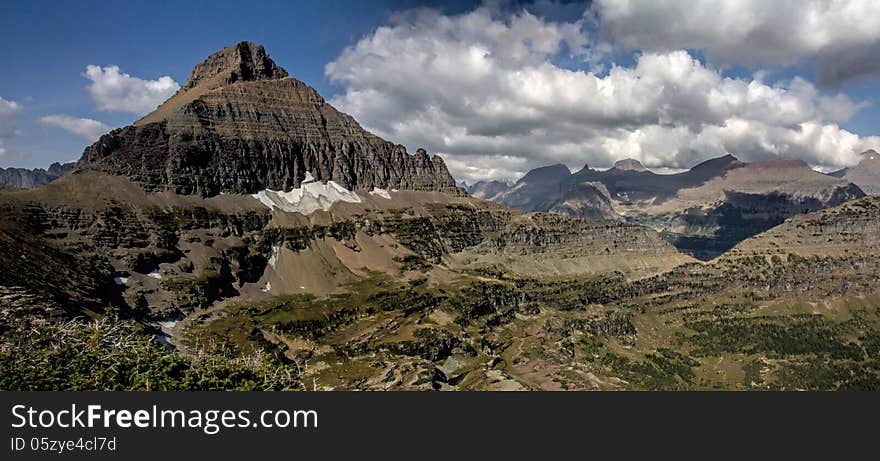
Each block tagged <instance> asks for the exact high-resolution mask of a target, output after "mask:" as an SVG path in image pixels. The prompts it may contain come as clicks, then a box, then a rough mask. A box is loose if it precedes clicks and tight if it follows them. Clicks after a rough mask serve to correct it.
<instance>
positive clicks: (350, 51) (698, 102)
mask: <svg viewBox="0 0 880 461" xmlns="http://www.w3.org/2000/svg"><path fill="white" fill-rule="evenodd" d="M670 28H672V27H671V26H670ZM593 49H594V45H593V43H592V42H591V40H590V37H589V34H588V33H587V32H586V31H585V30H584V23H583V21H582V20H579V21H572V22H553V21H548V20H545V19H542V18H539V17H536V16H534V15H532V14H530V13H528V12H526V11H522V12H519V13H515V14H512V15H505V16H501V17H499V16H498V14H497V13H495V14H493V12H492V11H491V10H490V9H488V8H478V9H476V10H474V11H472V12H470V13H466V14H462V15H456V16H446V15H443V14H441V13H439V12H437V11H433V10H418V11H414V12H408V13H406V14H402V15H400V16H397V17H396V18H395V19H394V20H393V21H392V22H391V23H390V24H389V25H388V26H384V27H379V28H377V29H376V30H375V31H374V32H372V33H370V34H368V35H367V36H365V37H363V38H362V39H361V40H360V41H359V42H357V43H356V44H355V45H353V46H351V47H349V48H346V49H345V50H344V51H343V52H342V53H341V55H340V56H339V57H338V58H337V59H336V60H334V61H333V62H331V63H329V64H328V65H327V66H326V68H325V72H326V74H327V75H328V77H329V78H330V79H331V81H333V82H334V83H337V84H339V85H341V86H342V87H343V89H344V91H343V92H342V93H341V94H339V95H337V96H336V97H335V98H333V100H332V101H331V102H332V103H333V104H334V105H335V106H336V107H338V108H340V109H341V110H343V111H345V112H347V113H350V114H352V115H353V116H355V117H356V118H357V120H358V121H360V122H361V123H363V124H364V125H365V126H366V127H367V128H368V129H370V130H372V131H374V132H376V133H377V134H379V135H381V136H383V137H386V138H388V139H390V140H394V141H396V142H402V143H404V144H406V145H407V146H408V147H409V148H410V149H413V148H415V147H418V146H424V147H426V148H427V149H428V150H429V151H434V152H440V153H442V154H445V158H446V160H447V164H448V165H449V167H450V169H451V170H452V172H453V174H454V175H455V177H456V179H459V180H461V179H465V180H468V181H469V182H470V181H474V180H478V179H485V178H495V179H514V178H516V177H517V176H519V175H521V174H522V173H524V172H525V171H527V170H528V169H530V168H533V167H536V166H540V165H546V164H550V163H557V162H562V163H566V164H568V165H569V166H571V167H575V168H579V167H580V166H583V165H584V164H585V163H588V164H590V165H593V166H599V167H602V166H610V165H611V164H612V163H613V162H614V161H615V160H617V159H621V158H625V157H632V158H636V159H638V160H640V161H642V162H643V163H645V164H646V165H647V166H649V167H656V168H686V167H690V166H692V165H693V164H695V163H697V162H699V161H701V160H705V159H707V158H711V157H716V156H720V155H724V154H728V153H730V154H733V155H735V156H737V157H739V158H741V159H744V160H755V159H766V158H773V157H781V156H794V157H799V158H802V159H804V160H806V161H807V162H809V163H811V164H814V165H817V166H820V167H837V166H842V165H850V164H854V163H856V162H857V161H858V158H857V153H858V152H861V151H862V150H864V149H866V148H868V147H872V146H877V147H880V139H878V138H876V137H869V138H860V137H859V136H858V135H856V134H853V133H850V132H847V131H846V130H843V129H841V128H840V127H839V125H838V124H837V123H838V122H841V121H844V120H846V119H847V118H849V117H851V116H852V115H853V114H854V113H855V112H857V111H858V110H859V108H861V107H862V106H863V103H860V102H856V101H852V100H851V99H850V98H849V97H848V96H846V95H845V94H825V93H823V92H821V91H819V90H818V89H817V88H815V87H814V86H813V85H812V84H811V83H810V82H808V81H806V80H804V79H801V78H794V79H792V80H790V81H787V82H784V83H783V84H776V85H768V84H765V83H763V82H762V81H761V79H760V78H759V77H756V78H753V79H741V78H730V77H725V76H724V75H723V74H722V73H721V72H720V71H719V70H717V69H716V68H714V67H711V66H709V65H706V64H703V63H702V62H701V61H699V60H698V59H696V58H694V57H693V56H692V55H691V54H689V53H688V52H687V51H682V50H675V51H656V52H644V53H642V54H641V55H639V56H638V57H637V58H636V60H635V63H634V64H633V65H632V66H630V67H624V66H618V65H612V66H611V68H610V70H609V71H608V72H607V73H606V74H604V75H603V74H597V73H594V72H590V71H587V70H579V69H577V68H567V67H564V66H561V65H559V64H557V62H558V61H560V58H566V59H569V60H571V59H575V60H578V61H579V62H581V63H582V64H584V65H583V67H584V68H590V64H589V62H590V60H591V59H593V57H594V56H593V55H592V51H591V50H593Z"/></svg>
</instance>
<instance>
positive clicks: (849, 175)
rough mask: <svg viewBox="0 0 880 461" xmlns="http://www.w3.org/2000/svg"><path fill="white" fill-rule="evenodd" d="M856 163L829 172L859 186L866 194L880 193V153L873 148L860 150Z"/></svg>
mask: <svg viewBox="0 0 880 461" xmlns="http://www.w3.org/2000/svg"><path fill="white" fill-rule="evenodd" d="M861 156H862V160H861V161H860V162H859V164H858V165H856V166H853V167H849V168H844V169H842V170H838V171H835V172H833V173H829V174H830V175H831V176H834V177H835V178H841V179H845V180H847V181H849V182H851V183H853V184H855V185H857V186H859V188H861V189H862V190H863V191H865V193H866V194H869V195H873V194H880V154H878V153H877V151H875V150H868V151H865V152H862V154H861Z"/></svg>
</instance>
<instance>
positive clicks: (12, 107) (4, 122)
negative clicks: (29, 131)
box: [0, 96, 22, 157]
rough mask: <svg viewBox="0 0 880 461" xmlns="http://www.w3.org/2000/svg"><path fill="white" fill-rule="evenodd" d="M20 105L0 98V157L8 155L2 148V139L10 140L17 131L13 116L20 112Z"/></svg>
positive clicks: (4, 148) (6, 150)
mask: <svg viewBox="0 0 880 461" xmlns="http://www.w3.org/2000/svg"><path fill="white" fill-rule="evenodd" d="M21 109H22V106H21V104H19V103H17V102H15V101H10V100H8V99H4V98H3V97H2V96H0V157H3V156H5V155H6V154H8V153H9V149H7V148H6V147H5V146H4V139H6V138H11V137H12V136H14V135H15V134H16V133H17V132H18V130H17V129H16V128H15V127H14V126H13V123H12V121H13V116H14V115H15V114H17V113H19V112H21Z"/></svg>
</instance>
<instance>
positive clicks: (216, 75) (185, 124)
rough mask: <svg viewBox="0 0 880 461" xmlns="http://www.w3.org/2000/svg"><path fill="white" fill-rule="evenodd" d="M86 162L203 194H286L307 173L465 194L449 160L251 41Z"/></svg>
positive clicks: (218, 59)
mask: <svg viewBox="0 0 880 461" xmlns="http://www.w3.org/2000/svg"><path fill="white" fill-rule="evenodd" d="M78 169H80V170H98V171H103V172H105V173H108V174H112V175H120V176H125V177H127V178H130V179H131V180H132V181H134V182H135V183H137V184H139V185H140V186H141V187H143V188H144V189H145V190H147V191H150V192H158V191H173V192H175V193H178V194H196V195H201V196H204V197H210V196H215V195H218V194H220V193H232V194H254V193H257V192H259V191H261V190H267V189H268V190H276V191H287V190H290V189H292V188H298V187H300V185H301V183H302V182H303V180H304V179H305V177H306V173H307V172H308V173H311V174H312V175H313V176H314V178H315V179H317V180H319V181H324V182H326V181H334V182H335V183H338V184H340V185H341V186H343V187H345V188H347V189H350V190H355V189H357V190H366V191H369V190H372V189H373V188H381V189H410V190H425V191H442V192H455V191H456V187H455V182H454V180H453V179H452V176H450V175H449V172H448V171H447V169H446V166H445V164H444V163H443V160H442V159H440V158H439V157H437V156H434V157H433V158H431V157H429V156H428V154H427V153H426V152H425V151H424V150H423V149H419V150H417V151H416V154H415V155H410V154H408V153H407V152H406V149H405V148H404V147H403V146H401V145H397V144H393V143H391V142H388V141H385V140H383V139H381V138H379V137H378V136H375V135H373V134H372V133H369V132H368V131H366V130H364V129H363V128H361V126H360V125H359V124H358V123H357V122H356V121H355V120H354V119H353V118H351V117H350V116H348V115H346V114H343V113H341V112H339V111H337V110H336V109H335V108H333V107H332V106H331V105H329V104H327V103H326V101H324V99H323V98H322V97H321V96H320V95H319V94H318V93H317V92H316V91H315V90H314V89H313V88H311V87H309V86H307V85H306V84H304V83H303V82H301V81H299V80H296V79H294V78H292V77H289V76H288V74H287V72H286V71H285V70H284V69H282V68H281V67H279V66H278V65H276V64H275V63H274V62H273V61H272V59H271V58H269V56H268V55H267V54H266V52H265V50H264V49H263V47H262V46H260V45H257V44H254V43H249V42H242V43H239V44H238V45H235V46H233V47H230V48H225V49H223V50H220V51H218V52H217V53H214V54H213V55H211V56H209V57H208V58H207V59H206V60H205V61H204V62H202V63H200V64H198V65H197V66H196V67H195V68H194V69H193V71H192V74H191V75H190V77H189V80H187V82H186V83H185V84H184V85H183V87H182V88H181V89H180V90H179V91H178V92H177V94H175V95H174V96H172V97H171V98H170V99H169V100H168V101H166V102H165V103H164V104H162V105H161V106H159V108H157V109H156V110H155V111H154V112H152V113H151V114H149V115H147V116H145V117H144V118H142V119H141V120H138V121H137V122H135V124H134V125H132V126H129V127H126V128H122V129H118V130H114V131H112V132H110V133H108V134H106V135H104V136H102V137H101V139H99V140H98V141H97V142H96V143H95V144H93V145H92V146H90V147H89V148H88V149H86V151H85V153H84V154H83V156H82V159H81V161H80V164H79V167H78Z"/></svg>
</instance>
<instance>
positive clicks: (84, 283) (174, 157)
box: [0, 43, 690, 345]
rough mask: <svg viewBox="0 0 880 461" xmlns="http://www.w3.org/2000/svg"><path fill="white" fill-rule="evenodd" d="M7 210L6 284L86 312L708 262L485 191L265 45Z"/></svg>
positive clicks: (628, 272)
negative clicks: (387, 282)
mask: <svg viewBox="0 0 880 461" xmlns="http://www.w3.org/2000/svg"><path fill="white" fill-rule="evenodd" d="M561 173H564V174H565V175H570V173H569V171H568V169H567V168H565V167H564V166H560V167H558V168H555V171H554V170H553V169H549V170H547V171H546V172H535V173H533V174H532V175H530V176H529V177H528V178H524V180H523V181H521V182H520V184H519V185H520V188H526V189H527V188H528V187H529V184H530V183H531V182H532V181H533V180H534V184H536V185H538V186H539V187H540V185H542V184H544V183H545V182H546V177H545V176H546V175H550V176H553V175H557V176H559V175H560V174H561ZM0 212H2V213H0V216H2V219H0V224H2V225H0V232H2V234H0V244H2V245H3V250H4V251H3V252H2V253H0V265H4V267H11V268H14V270H12V271H3V272H2V273H0V286H4V287H8V288H10V289H12V290H17V291H16V292H21V293H23V295H22V296H24V294H26V295H27V296H24V299H30V298H29V296H32V297H34V298H35V299H37V298H38V299H41V300H43V301H42V303H43V304H44V305H46V306H54V310H55V311H59V312H66V313H67V314H68V315H82V314H85V315H88V316H100V315H103V314H104V313H105V312H106V311H107V310H108V309H110V310H111V311H113V312H118V313H123V314H124V315H127V316H130V317H133V318H136V319H139V320H141V321H146V322H157V321H163V322H166V321H167V322H172V323H173V322H174V321H177V320H180V319H185V318H186V319H189V318H190V317H192V316H196V317H197V316H200V315H203V314H204V313H205V312H204V311H205V310H208V309H214V308H217V309H221V308H220V307H218V306H222V305H225V303H229V302H251V301H261V300H267V299H272V298H274V297H278V296H291V295H309V296H319V297H322V296H328V295H331V294H338V293H342V292H346V291H348V290H350V286H351V285H352V284H356V283H360V282H363V281H364V280H373V279H374V278H376V277H378V276H383V277H388V278H391V279H395V280H397V279H399V280H402V281H409V280H414V279H421V278H425V279H427V280H429V281H430V283H432V284H440V285H444V284H448V283H450V281H451V280H455V279H457V278H459V277H465V278H468V277H476V275H474V274H476V273H482V272H494V271H497V270H502V271H505V272H509V273H519V274H526V275H527V274H536V273H556V274H567V275H572V274H588V273H598V272H614V271H616V272H618V273H620V274H622V276H644V275H648V274H653V273H655V272H657V271H662V270H667V269H669V268H671V267H674V266H675V265H677V264H680V263H682V262H687V261H689V260H690V258H689V257H687V256H685V255H683V254H681V253H679V252H678V251H677V250H676V249H675V248H674V247H673V246H671V245H670V244H669V243H668V242H666V241H665V240H663V239H662V238H661V237H660V235H659V234H658V233H657V232H655V231H653V230H651V229H648V228H645V227H643V226H639V225H633V224H628V223H624V222H620V221H619V220H595V219H585V218H583V217H565V216H546V215H542V214H537V215H535V214H532V213H525V212H521V211H515V210H511V209H509V208H506V207H503V206H500V205H497V204H494V203H491V202H486V201H482V200H479V199H475V198H472V197H467V196H465V195H464V194H461V193H460V191H459V190H458V189H457V188H456V187H455V183H454V181H453V179H452V177H451V176H450V175H449V173H448V172H447V170H446V168H445V166H444V165H443V162H442V160H440V159H439V157H434V158H433V159H432V158H429V157H428V156H427V154H426V153H425V152H424V151H423V150H421V149H420V150H419V151H418V152H417V153H416V155H414V156H413V155H410V154H408V153H407V152H406V151H405V150H404V149H403V147H402V146H397V145H394V144H392V143H390V142H387V141H384V140H382V139H380V138H378V137H376V136H374V135H372V134H370V133H369V132H367V131H365V130H363V129H362V128H361V127H360V126H359V125H358V124H357V123H356V122H355V121H354V120H353V119H352V118H351V117H349V116H347V115H345V114H342V113H340V112H338V111H336V110H335V109H334V108H332V107H331V106H329V105H328V104H326V103H325V102H324V100H323V99H322V98H321V97H320V96H319V95H318V94H317V93H316V92H315V90H313V89H311V88H309V87H307V86H306V85H304V84H303V83H302V82H299V81H298V80H295V79H293V78H292V77H290V76H288V75H287V73H286V72H285V71H284V70H283V69H281V68H280V67H278V66H277V65H276V64H275V63H274V62H272V60H271V59H270V58H269V57H268V56H267V55H266V53H265V51H264V50H263V48H262V47H260V46H258V45H254V44H251V43H240V44H238V45H236V46H235V47H231V48H226V49H224V50H221V51H219V52H217V53H215V54H213V55H211V56H210V57H209V58H208V59H207V60H205V61H204V62H203V63H201V64H199V65H197V66H196V68H195V69H194V70H193V72H192V75H191V76H190V79H189V80H188V81H187V83H186V84H185V85H184V86H183V87H182V88H181V89H180V91H179V92H178V93H177V94H175V95H174V96H173V97H171V98H170V99H169V100H168V101H166V102H165V103H164V104H163V105H162V106H160V107H159V108H158V109H157V110H156V111H155V112H154V113H152V114H149V115H147V116H145V117H144V118H143V119H141V120H139V121H138V122H136V123H135V124H134V125H133V126H130V127H126V128H122V129H118V130H114V131H113V132H111V133H109V134H107V135H105V136H103V137H102V138H101V139H100V140H99V141H98V142H96V143H95V144H93V145H92V146H90V147H88V148H87V149H86V150H85V152H84V153H83V156H82V159H81V160H80V162H79V163H78V165H77V166H76V168H75V169H74V170H73V171H71V172H70V173H68V174H65V175H64V176H63V177H61V178H59V179H58V180H57V181H55V182H53V183H51V184H49V185H47V186H45V187H42V188H39V189H33V190H19V191H6V192H3V193H0ZM25 236H26V237H27V238H25ZM77 268H88V270H79V269H77ZM177 344H178V345H181V344H182V343H180V342H178V343H177Z"/></svg>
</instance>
